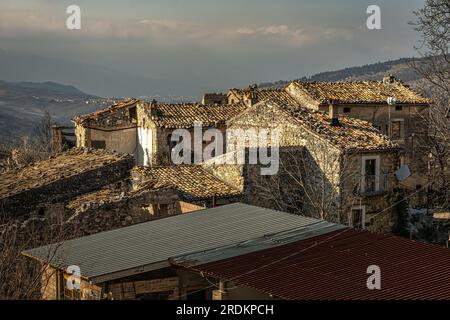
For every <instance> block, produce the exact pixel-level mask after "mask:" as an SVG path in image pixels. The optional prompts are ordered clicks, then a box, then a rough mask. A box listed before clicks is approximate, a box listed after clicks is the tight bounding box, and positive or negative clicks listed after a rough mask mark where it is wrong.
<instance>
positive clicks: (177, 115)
mask: <svg viewBox="0 0 450 320" xmlns="http://www.w3.org/2000/svg"><path fill="white" fill-rule="evenodd" d="M152 108H154V109H155V110H153V115H151V114H152V110H151V109H152ZM245 108H246V106H245V104H243V103H236V104H228V105H202V104H199V103H180V104H166V103H156V104H152V103H145V104H144V110H145V111H146V113H147V115H148V116H149V117H151V119H152V121H154V122H155V125H156V126H159V127H166V128H190V127H193V126H194V122H195V121H199V122H202V123H203V126H217V125H220V124H224V123H225V121H227V120H228V119H230V118H232V117H234V116H236V115H237V114H238V113H240V112H242V111H243V110H245Z"/></svg>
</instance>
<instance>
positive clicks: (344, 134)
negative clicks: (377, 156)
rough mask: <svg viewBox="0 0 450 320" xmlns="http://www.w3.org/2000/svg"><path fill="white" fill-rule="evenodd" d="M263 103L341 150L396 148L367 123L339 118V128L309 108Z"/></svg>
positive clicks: (324, 115) (328, 118) (325, 116)
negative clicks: (277, 109)
mask: <svg viewBox="0 0 450 320" xmlns="http://www.w3.org/2000/svg"><path fill="white" fill-rule="evenodd" d="M266 103H269V104H275V105H277V106H278V107H279V108H280V109H281V110H282V111H283V112H284V113H286V114H287V115H288V116H289V117H291V118H292V119H293V121H295V122H296V123H298V124H299V125H301V126H304V127H306V128H308V129H310V130H311V131H313V132H314V133H316V134H317V135H319V136H321V137H322V138H324V139H326V140H328V141H329V142H330V143H331V144H333V145H335V146H336V147H338V148H340V149H343V150H385V149H398V148H399V146H398V145H397V144H396V143H394V142H392V140H390V139H389V137H387V136H386V135H384V134H382V133H381V132H380V131H378V130H377V129H376V128H375V127H373V125H372V124H371V123H369V122H367V121H364V120H359V119H355V118H350V117H345V116H341V117H339V118H338V119H339V125H331V121H330V120H331V119H330V117H329V116H328V114H325V113H322V112H319V111H313V110H311V109H308V108H303V107H296V106H289V105H287V104H284V103H282V102H280V101H273V100H272V101H268V102H266Z"/></svg>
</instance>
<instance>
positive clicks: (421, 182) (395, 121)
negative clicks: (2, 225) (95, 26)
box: [0, 75, 450, 300]
mask: <svg viewBox="0 0 450 320" xmlns="http://www.w3.org/2000/svg"><path fill="white" fill-rule="evenodd" d="M432 104H433V101H431V100H430V99H427V98H425V97H423V96H422V95H420V94H419V93H417V92H415V91H414V90H412V89H411V88H410V87H408V86H407V85H405V84H404V83H403V82H402V81H401V80H400V79H396V78H395V77H393V76H391V75H386V76H385V77H384V78H383V80H382V81H375V80H371V81H348V82H305V81H301V80H294V81H291V82H289V83H287V84H286V85H285V86H283V87H282V88H258V87H257V86H254V85H253V86H249V87H247V88H241V89H238V88H232V89H230V90H229V91H228V92H225V93H205V94H204V95H203V98H202V100H201V101H199V102H192V103H164V102H158V101H156V100H153V101H143V100H138V99H134V98H130V99H125V100H123V101H119V102H117V103H115V104H113V105H111V106H109V107H107V108H104V109H101V110H98V111H95V112H93V113H89V114H83V115H78V116H76V117H74V118H73V120H72V123H73V128H72V129H70V130H69V131H71V133H69V134H67V128H61V127H57V126H55V127H54V128H53V135H52V137H53V142H52V143H53V146H52V148H53V150H56V151H57V152H55V153H54V154H52V155H51V156H50V158H48V159H44V160H41V161H37V162H34V163H31V164H28V165H26V166H24V167H19V168H16V169H14V170H9V171H6V172H4V173H2V174H1V175H0V205H1V209H2V212H3V215H4V216H8V217H9V218H10V219H12V220H14V223H15V224H14V226H15V227H12V228H16V232H17V233H18V234H19V235H20V236H21V237H25V238H26V237H29V236H30V235H31V234H32V235H33V241H31V242H27V243H26V245H24V246H23V251H22V255H23V257H24V258H23V259H24V260H25V261H26V262H27V263H30V264H32V265H33V267H32V268H34V272H35V276H36V277H38V278H39V281H37V282H38V283H39V285H38V286H37V287H36V288H35V289H34V293H33V298H36V297H37V298H42V299H70V300H72V299H164V300H167V299H202V300H204V299H206V300H211V299H213V300H221V299H224V300H225V299H248V298H250V299H356V300H360V299H380V298H381V297H383V298H385V299H386V298H392V299H404V298H409V297H410V295H408V292H414V297H415V298H418V299H450V281H449V280H450V274H449V273H448V272H433V270H438V269H440V270H447V269H448V264H449V263H450V251H449V250H448V248H444V246H447V247H448V237H449V233H448V232H449V222H450V213H449V211H450V208H442V207H440V206H437V205H435V203H434V202H433V199H434V197H433V195H434V193H435V192H436V193H437V192H438V191H439V188H440V187H441V186H439V185H436V184H433V185H431V183H430V176H429V175H430V173H429V171H430V169H429V167H430V160H429V154H430V151H429V149H428V144H427V143H426V141H427V139H428V131H427V125H426V118H427V115H428V114H429V110H430V108H432ZM197 123H201V124H202V128H201V130H203V132H205V131H207V130H208V129H217V132H219V133H223V134H222V135H221V136H220V137H222V138H223V141H220V145H222V146H224V150H230V148H227V147H232V148H231V150H233V152H234V153H237V152H240V151H242V152H243V154H244V155H246V156H247V157H248V154H249V153H250V152H251V151H252V150H254V149H257V148H261V147H266V148H269V149H270V150H274V148H275V146H274V145H271V143H269V142H268V141H265V142H262V141H261V140H258V141H252V140H251V139H250V138H249V137H246V136H244V137H235V138H242V140H243V141H244V145H240V144H238V143H237V141H236V140H235V139H229V136H227V135H226V134H225V132H226V131H227V130H232V129H236V130H244V131H243V132H250V131H248V130H253V131H255V132H262V131H263V130H265V131H264V132H269V133H271V132H274V131H277V132H278V133H279V144H278V145H277V147H278V148H279V168H278V172H277V173H276V174H275V175H267V176H264V175H261V174H260V172H261V170H260V169H261V167H262V166H263V165H262V164H261V163H250V162H249V161H246V162H245V163H227V162H224V161H218V159H220V158H223V157H226V156H228V154H214V155H213V157H212V159H209V160H207V161H198V162H195V163H191V164H174V163H172V161H171V155H172V151H173V149H174V146H175V144H176V143H174V140H173V133H174V130H177V129H186V130H187V131H188V132H190V133H191V134H192V135H193V136H194V134H195V130H197V127H196V126H197ZM217 137H219V136H216V139H217ZM210 142H211V141H202V142H201V146H202V147H201V150H191V153H192V154H189V155H188V158H192V159H198V158H199V157H200V158H201V156H200V155H198V154H195V152H199V151H200V153H202V154H203V152H204V151H205V150H206V149H207V148H208V145H209V143H210ZM239 147H240V148H241V149H239ZM272 152H274V151H272ZM232 156H234V155H232ZM444 170H445V171H444V172H445V174H449V175H450V172H449V168H448V167H445V168H444ZM417 212H420V213H421V214H422V217H421V219H424V220H420V221H419V223H423V221H425V220H426V221H428V222H429V227H428V229H426V232H427V236H426V237H424V236H423V234H419V232H418V229H417V227H416V226H415V225H414V223H415V222H418V220H416V221H414V219H419V218H417V216H414V215H413V213H417ZM18 226H19V227H18ZM413 240H415V241H413ZM426 242H428V243H426ZM299 253H302V254H301V255H300V254H299ZM373 264H375V265H379V266H380V267H381V270H382V274H385V276H384V278H383V289H382V290H369V289H367V288H366V279H367V276H368V275H367V273H366V269H367V267H368V266H369V265H373ZM70 265H76V266H79V268H80V270H81V280H80V287H79V288H68V287H67V286H66V284H65V281H63V280H64V279H65V277H67V270H66V269H67V267H68V266H70ZM430 266H432V268H430ZM252 270H257V271H256V272H253V271H252ZM355 270H360V271H361V272H359V271H355ZM383 270H386V273H383ZM419 270H420V271H419ZM287 271H289V272H291V273H292V275H291V276H290V277H287V278H286V277H285V276H284V275H285V272H287ZM405 274H408V275H410V276H411V277H413V278H418V279H420V280H419V281H417V282H414V281H413V282H411V281H410V278H408V277H404V276H402V275H405ZM420 281H422V282H423V281H427V282H428V283H431V284H432V286H430V289H429V290H422V288H421V287H420V286H419V284H418V283H419V282H420ZM302 283H311V286H309V287H308V286H303V285H301V284H302ZM349 283H350V284H349ZM292 284H296V285H295V289H292V288H291V286H292ZM0 289H1V288H0ZM343 290H344V291H345V293H343Z"/></svg>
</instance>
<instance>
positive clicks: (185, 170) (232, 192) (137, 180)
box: [131, 164, 242, 212]
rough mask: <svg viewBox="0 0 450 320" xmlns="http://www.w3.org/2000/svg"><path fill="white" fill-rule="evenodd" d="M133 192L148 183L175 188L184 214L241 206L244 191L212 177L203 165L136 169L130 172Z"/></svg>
mask: <svg viewBox="0 0 450 320" xmlns="http://www.w3.org/2000/svg"><path fill="white" fill-rule="evenodd" d="M131 176H132V180H133V186H134V188H142V185H145V184H146V183H148V182H149V181H157V182H158V183H163V184H167V185H171V186H173V187H174V188H175V189H176V190H177V193H178V197H179V199H180V210H181V212H189V211H193V210H199V209H204V208H211V207H216V206H220V205H225V204H230V203H234V202H239V201H240V200H241V199H242V191H241V190H240V189H239V188H237V187H235V186H234V185H231V184H229V183H227V182H226V181H224V180H223V179H221V178H220V177H217V176H215V175H214V174H212V172H211V171H209V170H207V169H206V168H204V167H203V166H201V165H195V164H194V165H176V166H153V167H135V168H134V169H133V170H132V172H131Z"/></svg>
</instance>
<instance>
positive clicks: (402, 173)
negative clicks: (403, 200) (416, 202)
mask: <svg viewBox="0 0 450 320" xmlns="http://www.w3.org/2000/svg"><path fill="white" fill-rule="evenodd" d="M395 176H396V177H397V180H398V181H404V180H406V179H407V178H408V177H409V176H411V170H409V167H408V165H406V164H404V165H402V166H401V167H400V169H398V170H397V171H395Z"/></svg>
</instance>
